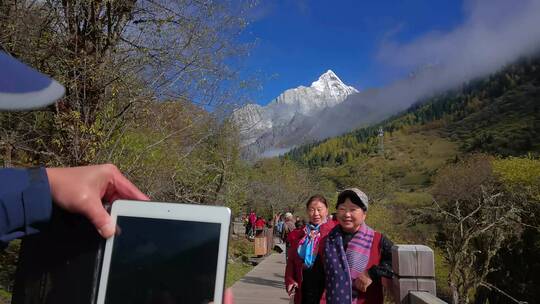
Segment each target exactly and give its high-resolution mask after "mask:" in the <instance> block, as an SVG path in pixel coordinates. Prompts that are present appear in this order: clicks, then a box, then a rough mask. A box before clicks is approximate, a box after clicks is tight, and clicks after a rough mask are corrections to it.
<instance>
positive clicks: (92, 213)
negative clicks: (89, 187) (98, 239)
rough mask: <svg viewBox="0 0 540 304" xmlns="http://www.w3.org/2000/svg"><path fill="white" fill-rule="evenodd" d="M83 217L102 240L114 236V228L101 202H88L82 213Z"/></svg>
mask: <svg viewBox="0 0 540 304" xmlns="http://www.w3.org/2000/svg"><path fill="white" fill-rule="evenodd" d="M83 213H84V215H85V216H86V217H87V218H88V219H89V220H90V221H91V222H92V224H94V226H95V227H96V229H97V231H98V233H99V234H100V235H101V236H102V237H103V238H106V239H108V238H110V237H111V236H113V235H114V231H115V226H114V224H113V222H112V219H111V216H110V215H109V214H108V213H107V211H106V210H105V208H103V205H102V204H101V200H99V199H94V200H91V201H89V202H88V204H87V208H85V210H84V211H83Z"/></svg>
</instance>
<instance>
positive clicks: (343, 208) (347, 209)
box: [323, 188, 393, 304]
mask: <svg viewBox="0 0 540 304" xmlns="http://www.w3.org/2000/svg"><path fill="white" fill-rule="evenodd" d="M336 210H337V220H338V223H339V224H338V225H337V226H336V227H335V228H334V229H333V230H332V231H331V232H330V233H329V234H328V236H327V237H326V239H325V240H324V245H323V246H324V249H323V255H324V259H323V260H324V261H323V262H324V273H325V286H326V301H327V303H330V304H345V303H346V304H351V303H353V304H360V303H369V304H379V303H381V304H382V303H383V287H382V282H381V279H382V278H383V277H386V278H391V277H392V274H393V273H392V245H393V244H392V242H391V241H390V240H389V239H387V238H386V237H385V236H384V235H382V234H381V233H379V232H377V231H375V230H373V229H371V228H370V227H369V226H367V225H366V223H365V219H366V214H367V210H368V197H367V195H366V194H365V193H364V192H362V191H360V190H359V189H357V188H350V189H346V190H344V191H342V192H341V193H340V194H339V195H338V200H337V204H336Z"/></svg>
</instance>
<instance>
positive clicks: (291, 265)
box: [285, 221, 337, 304]
mask: <svg viewBox="0 0 540 304" xmlns="http://www.w3.org/2000/svg"><path fill="white" fill-rule="evenodd" d="M336 225H337V222H336V221H330V222H327V223H325V224H323V225H322V226H321V230H320V232H321V242H320V243H319V248H318V249H317V251H318V255H319V257H318V258H321V254H322V252H323V251H322V247H323V246H322V244H323V240H324V238H325V237H326V235H328V233H329V232H330V231H331V230H332V229H333V228H334V227H335V226H336ZM303 237H304V229H295V230H294V231H292V232H291V233H289V235H288V237H287V240H288V241H289V243H290V244H291V246H290V247H289V250H288V251H287V266H286V267H285V288H287V286H288V285H290V284H293V283H295V282H296V283H297V284H298V289H297V290H296V294H295V296H294V303H295V304H300V303H302V272H303V269H304V266H303V261H302V259H300V257H299V256H298V244H299V242H300V240H302V238H303ZM321 303H326V299H325V296H324V295H323V296H322V297H321Z"/></svg>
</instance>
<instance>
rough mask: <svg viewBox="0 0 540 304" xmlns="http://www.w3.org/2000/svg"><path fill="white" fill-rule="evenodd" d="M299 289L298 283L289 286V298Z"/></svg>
mask: <svg viewBox="0 0 540 304" xmlns="http://www.w3.org/2000/svg"><path fill="white" fill-rule="evenodd" d="M297 288H298V283H296V282H294V283H292V284H289V285H287V294H288V295H289V297H290V296H291V295H292V294H293V293H295V292H296V289H297Z"/></svg>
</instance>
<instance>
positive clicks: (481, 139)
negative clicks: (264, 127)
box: [286, 57, 540, 166]
mask: <svg viewBox="0 0 540 304" xmlns="http://www.w3.org/2000/svg"><path fill="white" fill-rule="evenodd" d="M381 127H382V128H383V129H384V130H385V131H386V132H395V131H398V130H406V131H407V132H414V131H421V130H437V131H438V132H439V134H440V136H442V137H445V138H448V139H450V140H453V141H455V142H457V143H459V144H460V146H461V148H462V150H464V151H482V152H488V153H492V154H499V155H521V154H526V153H539V152H540V145H539V143H538V138H540V59H539V58H538V57H536V58H534V59H523V60H521V61H519V62H517V63H514V64H511V65H509V66H508V67H506V68H505V69H504V70H502V71H501V72H499V73H496V74H494V75H492V76H490V77H486V78H483V79H479V80H475V81H472V82H470V83H467V84H464V85H463V86H462V87H461V88H460V89H457V90H453V91H449V92H446V93H444V94H439V95H436V96H435V97H432V98H430V99H427V100H424V101H422V102H419V103H417V104H415V105H413V106H412V107H410V108H409V109H407V110H406V111H404V112H402V113H400V114H398V115H395V116H393V117H391V118H389V119H387V120H384V121H382V122H379V123H377V124H375V125H371V126H368V127H364V128H360V129H357V130H355V131H352V132H349V133H347V134H345V135H342V136H338V137H334V138H329V139H326V140H323V141H320V142H317V143H313V144H309V145H304V146H300V147H298V148H295V149H293V150H291V151H290V152H289V153H288V154H287V155H286V157H287V158H290V159H293V160H295V161H297V162H300V163H303V164H305V165H309V166H321V165H323V166H335V165H341V164H344V163H346V162H348V161H350V160H351V159H354V158H358V157H362V155H369V154H373V153H376V152H377V138H376V135H377V131H378V129H379V128H381Z"/></svg>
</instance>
